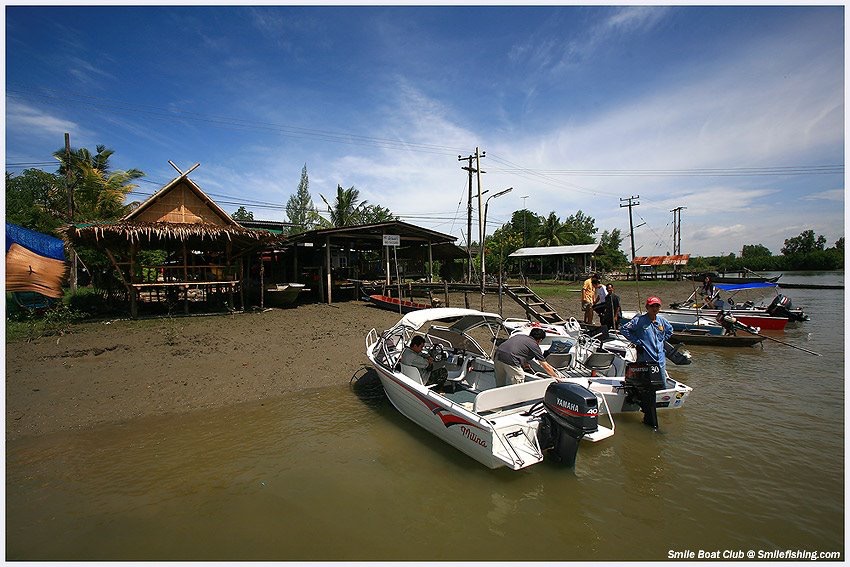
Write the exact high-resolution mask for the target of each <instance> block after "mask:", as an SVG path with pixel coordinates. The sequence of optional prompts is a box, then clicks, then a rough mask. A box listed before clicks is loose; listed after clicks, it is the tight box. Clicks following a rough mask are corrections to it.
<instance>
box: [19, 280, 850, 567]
mask: <svg viewBox="0 0 850 567" xmlns="http://www.w3.org/2000/svg"><path fill="white" fill-rule="evenodd" d="M785 279H786V278H783V281H784V280H785ZM787 279H788V280H789V282H790V281H792V279H791V278H787ZM793 281H801V282H803V281H815V282H818V283H843V274H840V275H837V274H832V275H831V276H825V277H812V278H811V279H808V278H802V277H797V278H796V279H794V280H793ZM786 293H787V295H789V296H791V297H792V298H793V301H794V304H795V306H801V307H803V308H804V309H805V310H806V311H807V312H808V313H809V314H810V315H811V317H812V321H809V322H806V323H801V324H799V325H798V326H797V327H795V328H789V329H787V330H786V331H784V332H779V333H771V334H770V335H769V336H771V337H773V338H775V339H777V340H780V341H783V342H786V343H790V344H794V345H797V346H800V347H803V348H805V349H807V350H811V351H815V352H818V353H820V354H821V355H822V356H814V355H811V354H808V353H806V352H803V351H801V350H798V349H795V348H792V347H789V346H786V345H783V344H780V343H777V342H775V341H769V340H768V341H765V342H764V343H763V348H762V347H756V348H746V349H720V348H709V347H690V348H689V350H690V351H691V353H692V355H693V358H694V362H693V364H691V365H690V366H673V365H672V364H671V365H670V372H671V373H672V374H674V375H675V376H676V377H677V378H678V379H680V380H682V381H683V382H685V383H686V384H688V385H690V386H692V387H693V388H694V392H693V393H692V394H691V397H690V398H689V400H688V402H687V404H686V405H685V406H684V408H683V409H681V410H673V411H670V412H659V416H660V420H661V427H660V429H659V431H657V432H656V431H653V430H652V429H650V428H648V427H646V426H644V425H643V424H642V423H641V422H640V415H639V414H637V415H629V416H621V417H620V418H619V419H618V421H617V432H616V434H615V436H614V437H613V438H611V439H608V440H605V441H603V442H601V443H597V444H589V443H586V444H582V447H581V449H580V450H579V454H578V460H577V463H576V466H575V468H574V469H564V468H562V467H560V466H558V465H555V464H552V463H548V462H544V463H542V464H540V465H536V466H534V467H530V468H528V469H524V470H522V471H510V470H495V471H494V470H489V469H487V468H485V467H483V466H482V465H480V464H478V463H477V462H476V461H473V460H472V459H471V458H469V457H467V456H465V455H463V454H462V453H460V452H459V451H457V450H455V449H454V448H452V447H449V446H448V445H445V444H444V443H442V442H441V441H439V440H437V439H436V438H434V437H432V436H431V435H429V434H428V433H427V432H425V431H424V430H421V429H419V428H418V427H417V426H415V425H414V424H412V423H410V422H409V421H407V420H406V418H404V417H403V416H401V415H400V414H399V413H398V412H397V411H396V410H395V409H394V408H393V407H392V406H391V404H390V403H389V402H388V401H387V400H386V398H385V397H384V395H383V393H382V390H381V389H380V386H379V385H376V383H375V382H374V381H373V380H372V379H371V375H370V374H366V375H365V376H363V377H361V378H360V379H359V380H355V382H354V385H350V384H349V379H350V378H351V377H350V376H339V385H338V386H334V387H329V388H324V389H318V390H313V391H308V392H306V393H303V394H302V395H300V396H299V397H298V398H297V399H280V400H275V401H272V402H269V401H266V402H264V403H259V402H258V403H254V404H248V405H243V406H238V407H230V408H226V409H217V410H209V411H202V412H196V413H193V414H189V415H183V416H166V417H157V418H148V419H142V420H137V421H133V422H129V423H125V424H121V425H109V426H103V427H98V428H96V429H90V430H87V431H82V432H79V431H75V432H68V433H61V434H55V435H48V436H42V437H37V438H25V439H21V440H18V441H13V442H9V443H7V444H6V518H5V519H6V558H7V559H9V560H77V561H80V560H148V561H165V560H199V561H211V560H225V561H240V560H278V561H286V560H289V561H295V560H299V561H307V560H313V561H354V560H373V561H401V560H422V561H424V560H433V561H448V560H467V561H496V560H501V561H508V560H510V561H523V560H525V561H536V560H548V561H577V560H609V561H610V560H619V561H629V560H645V561H648V560H667V559H670V558H673V559H683V558H684V559H687V558H691V557H693V558H694V559H699V558H713V556H711V555H709V554H710V553H711V554H713V553H718V554H720V555H718V558H721V559H722V558H724V555H725V557H726V558H729V559H741V560H746V559H747V558H748V556H747V553H748V552H753V553H754V554H755V556H754V557H755V558H765V557H771V556H769V555H765V554H767V553H777V552H779V551H782V552H788V551H789V550H790V551H793V552H806V553H810V552H811V553H822V552H840V558H841V559H843V558H844V531H845V523H844V516H845V509H844V500H845V485H844V479H845V468H844V456H845V453H844V428H845V418H844V395H845V389H844V373H845V370H844V364H845V363H844V352H845V351H844V346H845V332H844V291H843V290H809V289H793V290H787V292H786ZM353 354H354V353H353ZM363 358H364V362H365V356H364V357H363ZM361 374H363V373H361ZM689 553H693V556H690V555H688V554H689ZM736 554H738V555H736ZM774 557H775V556H774Z"/></svg>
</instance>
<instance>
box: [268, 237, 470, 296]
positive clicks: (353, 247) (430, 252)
mask: <svg viewBox="0 0 850 567" xmlns="http://www.w3.org/2000/svg"><path fill="white" fill-rule="evenodd" d="M384 236H397V237H398V242H399V246H398V247H393V246H385V245H384ZM455 240H457V238H456V237H454V236H451V235H449V234H444V233H441V232H437V231H434V230H429V229H426V228H421V227H418V226H415V225H412V224H408V223H406V222H403V221H387V222H381V223H374V224H365V225H356V226H347V227H339V228H326V229H318V230H310V231H307V232H303V233H301V234H297V235H294V236H291V237H289V238H288V239H287V240H286V242H285V244H286V246H287V249H288V252H289V253H288V261H291V262H292V274H293V275H295V274H297V275H299V278H300V279H299V281H302V279H304V280H306V281H303V283H306V284H307V285H310V286H311V287H314V286H315V287H316V292H317V293H318V295H319V298H320V300H321V301H326V302H327V303H332V302H333V300H334V297H335V295H336V296H342V295H353V294H354V293H355V291H356V290H355V286H356V282H357V281H358V280H366V279H369V280H376V279H380V280H383V281H384V282H385V283H386V284H387V285H389V284H390V283H391V282H392V280H393V278H394V276H395V274H396V268H397V267H398V265H397V263H398V264H400V263H402V261H403V260H404V259H407V260H409V261H413V260H414V259H420V260H421V261H422V262H424V264H423V266H424V274H416V275H417V276H420V275H422V276H424V278H425V279H426V280H427V281H428V282H430V281H432V279H433V267H434V261H435V260H437V259H441V258H445V259H450V258H454V257H455V254H456V251H455V250H454V249H452V248H451V246H454V241H455ZM449 245H451V246H449ZM392 248H397V250H392ZM455 248H457V247H456V246H455ZM458 250H460V249H459V248H458ZM463 257H465V252H464V256H463ZM396 259H397V260H398V262H397V263H396ZM398 272H399V275H400V276H401V275H402V270H398Z"/></svg>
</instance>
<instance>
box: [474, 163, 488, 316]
mask: <svg viewBox="0 0 850 567" xmlns="http://www.w3.org/2000/svg"><path fill="white" fill-rule="evenodd" d="M485 155H486V152H479V151H478V146H476V147H475V175H476V177H477V178H478V242H479V243H480V244H481V253H480V260H481V311H484V217H483V216H481V215H482V209H481V195H482V193H481V173H482V172H481V158H483V157H484V156H485Z"/></svg>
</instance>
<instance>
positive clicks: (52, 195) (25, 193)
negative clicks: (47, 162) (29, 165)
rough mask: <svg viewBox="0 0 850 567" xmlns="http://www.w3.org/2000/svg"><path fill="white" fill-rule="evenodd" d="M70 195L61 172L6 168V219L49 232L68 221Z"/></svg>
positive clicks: (39, 230)
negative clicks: (16, 172)
mask: <svg viewBox="0 0 850 567" xmlns="http://www.w3.org/2000/svg"><path fill="white" fill-rule="evenodd" d="M67 215H68V197H67V193H66V191H65V182H64V180H63V179H61V178H60V177H59V176H57V175H54V174H52V173H48V172H46V171H41V170H40V169H25V170H24V171H22V172H21V173H20V174H18V175H12V174H11V173H9V172H6V220H7V221H9V222H11V223H15V224H18V225H21V226H24V227H26V228H29V229H32V230H36V231H38V232H42V233H45V234H52V233H53V231H54V230H55V229H57V228H59V227H60V226H62V224H64V223H66V222H67Z"/></svg>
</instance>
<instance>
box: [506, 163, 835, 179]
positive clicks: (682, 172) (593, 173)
mask: <svg viewBox="0 0 850 567" xmlns="http://www.w3.org/2000/svg"><path fill="white" fill-rule="evenodd" d="M494 171H499V172H501V173H512V172H517V171H521V172H527V171H535V173H536V174H539V175H564V176H571V175H572V176H577V177H583V176H587V177H753V176H777V175H836V174H842V173H844V166H843V165H841V164H831V165H792V166H765V167H731V168H688V169H550V170H529V169H527V168H503V169H498V170H494Z"/></svg>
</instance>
